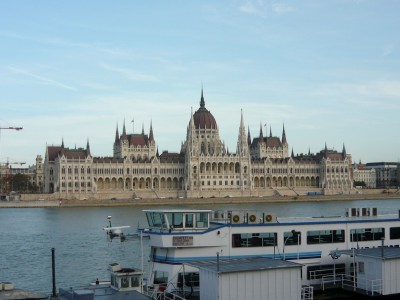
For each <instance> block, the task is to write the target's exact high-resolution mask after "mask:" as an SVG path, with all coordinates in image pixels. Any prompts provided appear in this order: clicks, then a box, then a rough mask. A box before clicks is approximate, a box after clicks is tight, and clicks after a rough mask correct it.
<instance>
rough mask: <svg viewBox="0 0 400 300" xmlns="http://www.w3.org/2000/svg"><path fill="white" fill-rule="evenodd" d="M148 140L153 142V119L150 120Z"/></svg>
mask: <svg viewBox="0 0 400 300" xmlns="http://www.w3.org/2000/svg"><path fill="white" fill-rule="evenodd" d="M149 141H150V142H154V134H153V121H150V136H149Z"/></svg>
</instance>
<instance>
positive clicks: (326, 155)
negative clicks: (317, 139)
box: [324, 142, 328, 157]
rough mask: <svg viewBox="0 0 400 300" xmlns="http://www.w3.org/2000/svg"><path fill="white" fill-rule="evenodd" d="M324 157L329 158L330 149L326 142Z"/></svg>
mask: <svg viewBox="0 0 400 300" xmlns="http://www.w3.org/2000/svg"><path fill="white" fill-rule="evenodd" d="M324 156H325V157H328V147H327V146H326V142H325V150H324Z"/></svg>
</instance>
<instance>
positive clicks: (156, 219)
mask: <svg viewBox="0 0 400 300" xmlns="http://www.w3.org/2000/svg"><path fill="white" fill-rule="evenodd" d="M146 217H147V222H148V223H149V226H150V227H166V225H165V218H164V214H163V213H159V212H148V213H146Z"/></svg>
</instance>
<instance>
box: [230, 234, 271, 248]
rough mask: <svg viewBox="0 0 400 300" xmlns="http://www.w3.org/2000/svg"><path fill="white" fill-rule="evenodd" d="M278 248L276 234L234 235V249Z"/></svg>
mask: <svg viewBox="0 0 400 300" xmlns="http://www.w3.org/2000/svg"><path fill="white" fill-rule="evenodd" d="M270 246H276V232H264V233H241V234H240V233H239V234H232V247H233V248H238V247H270Z"/></svg>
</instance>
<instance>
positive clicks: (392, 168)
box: [365, 162, 399, 188]
mask: <svg viewBox="0 0 400 300" xmlns="http://www.w3.org/2000/svg"><path fill="white" fill-rule="evenodd" d="M365 167H366V168H368V169H374V170H375V173H376V187H377V188H394V187H398V186H399V175H398V172H399V163H395V162H374V163H367V164H366V165H365Z"/></svg>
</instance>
